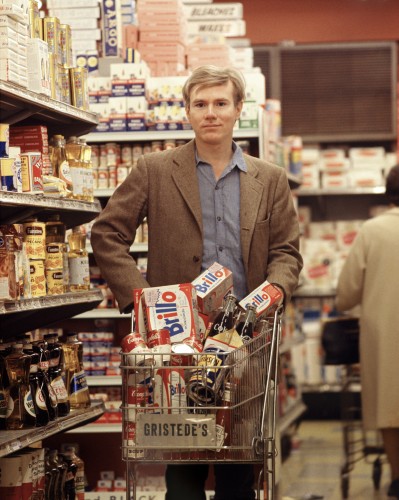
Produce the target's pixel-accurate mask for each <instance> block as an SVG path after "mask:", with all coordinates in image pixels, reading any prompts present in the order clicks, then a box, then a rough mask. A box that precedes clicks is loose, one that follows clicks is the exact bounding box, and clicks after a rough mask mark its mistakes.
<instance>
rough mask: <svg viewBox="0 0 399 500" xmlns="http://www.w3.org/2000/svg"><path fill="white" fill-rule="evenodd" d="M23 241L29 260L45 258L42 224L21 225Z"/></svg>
mask: <svg viewBox="0 0 399 500" xmlns="http://www.w3.org/2000/svg"><path fill="white" fill-rule="evenodd" d="M23 239H24V242H25V244H26V253H27V255H28V258H29V259H42V260H43V262H44V260H45V258H46V224H45V223H44V222H37V221H32V222H25V223H24V224H23Z"/></svg>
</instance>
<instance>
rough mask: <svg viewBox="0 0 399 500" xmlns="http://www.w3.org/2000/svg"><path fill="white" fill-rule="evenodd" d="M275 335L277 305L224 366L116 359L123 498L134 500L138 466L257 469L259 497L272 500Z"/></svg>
mask: <svg viewBox="0 0 399 500" xmlns="http://www.w3.org/2000/svg"><path fill="white" fill-rule="evenodd" d="M280 337H281V307H280V308H279V309H278V310H276V311H275V314H274V315H273V316H272V317H270V318H266V319H264V320H262V329H261V332H260V334H259V335H258V336H256V337H254V338H253V339H252V340H250V341H249V342H247V343H245V344H244V345H243V346H242V347H240V348H238V349H235V350H233V351H231V352H230V353H229V354H228V355H226V358H225V359H224V361H223V363H222V364H220V360H219V361H217V360H218V359H219V358H218V357H217V356H215V355H214V354H206V355H204V353H202V354H192V355H186V356H181V357H180V358H179V357H177V358H176V357H175V356H174V355H173V354H172V355H171V356H169V355H165V354H151V355H147V356H148V359H146V356H145V355H142V354H123V353H122V354H121V356H122V362H121V370H122V416H123V432H122V458H123V460H124V461H125V462H126V481H127V488H126V489H127V497H126V498H127V499H129V500H130V499H133V500H136V499H137V496H136V469H137V465H139V464H145V463H147V464H154V463H163V464H165V463H174V464H183V463H186V464H198V463H208V464H211V463H218V462H219V463H220V462H224V463H226V462H232V463H254V464H260V465H261V467H260V473H259V477H258V484H257V498H258V499H259V498H260V494H261V490H263V495H264V498H265V499H270V500H273V499H275V498H276V497H275V482H276V481H275V465H276V460H275V459H276V455H277V452H276V401H277V391H276V386H277V369H278V350H279V342H280ZM215 359H216V361H217V362H216V363H215ZM209 380H211V381H212V383H211V384H210V385H211V387H209Z"/></svg>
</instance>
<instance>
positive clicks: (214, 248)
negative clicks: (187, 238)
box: [196, 141, 248, 300]
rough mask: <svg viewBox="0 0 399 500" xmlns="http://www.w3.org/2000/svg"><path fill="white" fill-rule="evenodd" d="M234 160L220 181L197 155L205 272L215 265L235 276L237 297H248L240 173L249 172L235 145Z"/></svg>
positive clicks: (203, 266)
mask: <svg viewBox="0 0 399 500" xmlns="http://www.w3.org/2000/svg"><path fill="white" fill-rule="evenodd" d="M232 148H233V151H234V153H233V157H232V159H231V162H230V164H229V165H227V166H226V168H225V169H224V171H223V172H222V175H221V176H220V177H219V179H218V180H216V179H215V175H214V173H213V169H212V166H211V165H210V164H209V163H207V162H205V161H202V160H201V158H199V156H198V154H197V153H196V162H197V176H198V183H199V191H200V197H201V208H202V221H203V232H204V253H203V256H202V271H205V269H207V268H208V267H209V266H210V265H212V264H213V263H214V262H218V263H219V264H222V265H223V266H226V267H227V268H228V269H230V271H232V273H233V284H234V294H235V295H236V297H237V299H238V300H241V299H242V298H243V297H245V296H246V295H247V294H248V291H247V285H246V279H245V271H244V264H243V261H242V252H241V240H240V232H241V231H240V170H241V171H243V172H246V171H247V166H246V163H245V160H244V157H243V153H242V150H241V148H240V146H238V145H237V144H236V143H235V142H234V141H233V145H232Z"/></svg>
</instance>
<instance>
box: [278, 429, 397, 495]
mask: <svg viewBox="0 0 399 500" xmlns="http://www.w3.org/2000/svg"><path fill="white" fill-rule="evenodd" d="M358 428H359V426H358ZM342 429H343V426H342V424H341V422H335V421H318V422H315V421H303V422H301V424H300V425H299V428H298V430H297V432H296V434H295V435H294V439H293V444H294V447H293V448H294V449H293V450H292V451H291V454H290V456H289V458H288V459H287V460H286V461H285V462H284V464H283V466H282V469H281V479H280V485H279V495H278V496H279V499H281V500H291V499H293V500H294V499H295V500H311V499H312V500H316V499H323V500H341V499H342V498H343V497H342V494H341V486H340V485H341V479H340V470H341V466H342V464H343V463H344V459H345V457H346V454H345V453H344V446H343V430H342ZM351 435H352V436H354V437H359V438H360V439H361V443H360V444H362V443H364V442H366V444H367V445H370V444H371V440H372V439H375V435H374V434H373V435H372V436H370V435H369V436H367V438H366V441H364V440H362V436H361V434H360V433H359V431H358V430H356V431H355V433H351ZM352 456H353V455H352V453H351V457H352ZM362 457H363V454H360V455H359V458H361V460H359V461H358V462H357V463H355V464H354V467H353V470H352V471H351V472H350V474H349V495H348V499H349V500H382V499H387V494H386V491H387V488H388V485H389V467H388V464H387V463H386V462H384V463H383V465H382V476H381V482H380V489H379V491H377V492H376V491H374V486H373V480H372V471H373V465H372V462H373V461H374V459H375V458H376V455H368V456H367V457H366V458H362ZM382 458H383V460H384V457H382Z"/></svg>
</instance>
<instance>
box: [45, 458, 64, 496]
mask: <svg viewBox="0 0 399 500" xmlns="http://www.w3.org/2000/svg"><path fill="white" fill-rule="evenodd" d="M57 456H58V453H57V450H46V455H45V500H58V499H61V498H62V497H59V496H57V492H58V490H59V483H60V480H61V477H60V470H59V468H58V460H57Z"/></svg>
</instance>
